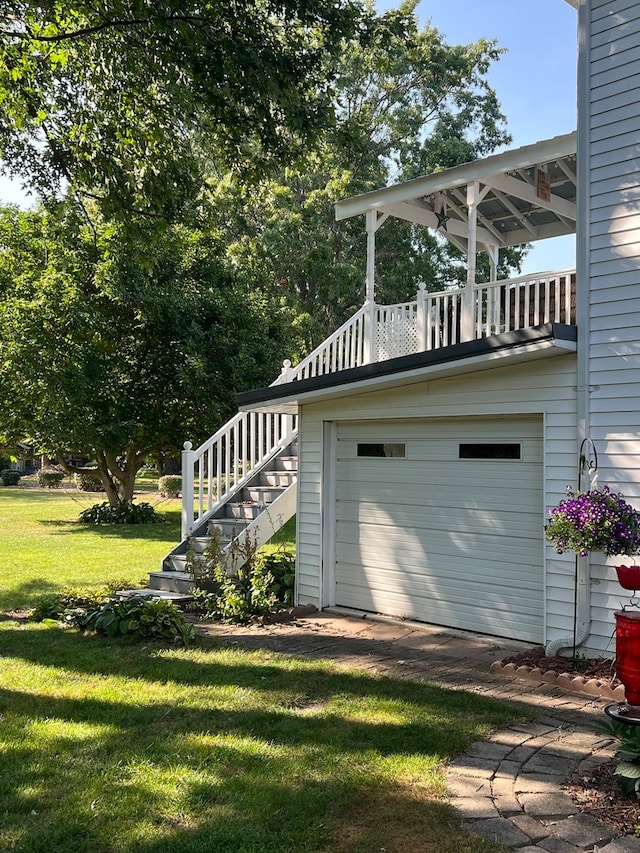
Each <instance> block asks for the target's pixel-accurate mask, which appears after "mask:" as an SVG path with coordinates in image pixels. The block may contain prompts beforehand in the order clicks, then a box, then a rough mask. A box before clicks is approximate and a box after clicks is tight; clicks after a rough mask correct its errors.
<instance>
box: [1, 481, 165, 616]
mask: <svg viewBox="0 0 640 853" xmlns="http://www.w3.org/2000/svg"><path fill="white" fill-rule="evenodd" d="M103 500H104V495H100V494H95V493H83V492H78V491H76V490H75V489H71V488H70V489H65V490H62V489H60V490H59V489H38V488H32V487H30V486H24V487H23V486H15V487H13V486H12V487H8V486H4V487H0V578H4V579H5V581H6V580H7V579H10V583H6V582H5V583H2V582H0V609H2V610H8V609H10V608H15V607H22V606H31V605H32V604H33V603H34V601H35V600H36V598H37V597H38V596H39V595H41V594H42V593H44V592H52V591H55V590H58V589H60V588H61V587H63V586H100V585H101V584H103V583H104V582H105V581H106V580H109V579H111V578H118V579H120V578H121V579H123V580H128V581H129V583H131V584H138V583H139V582H140V581H142V580H144V579H145V578H146V576H147V574H148V572H149V571H153V570H155V569H157V568H158V566H159V565H160V560H161V558H162V557H164V556H165V555H166V554H167V553H168V552H169V551H170V550H171V548H172V547H173V546H174V545H175V544H176V543H177V542H179V541H180V501H179V500H163V501H160V499H159V498H158V497H157V494H156V500H154V501H153V503H154V505H155V506H156V509H157V511H158V512H159V513H160V515H161V517H162V523H161V524H151V525H144V526H140V525H117V526H114V527H94V526H88V525H86V524H80V523H79V522H78V514H79V513H80V512H81V511H82V510H83V509H86V508H87V507H89V506H91V505H92V504H94V503H100V502H102V501H103Z"/></svg>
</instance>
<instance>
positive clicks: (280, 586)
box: [187, 530, 295, 622]
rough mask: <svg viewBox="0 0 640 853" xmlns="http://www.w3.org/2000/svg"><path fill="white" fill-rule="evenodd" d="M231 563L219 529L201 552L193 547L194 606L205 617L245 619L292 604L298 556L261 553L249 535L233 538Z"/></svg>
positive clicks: (190, 564) (190, 555) (190, 562)
mask: <svg viewBox="0 0 640 853" xmlns="http://www.w3.org/2000/svg"><path fill="white" fill-rule="evenodd" d="M232 542H233V544H232V552H231V560H230V562H231V565H234V563H239V562H240V560H238V559H237V558H238V556H239V555H240V554H241V555H242V557H243V560H242V562H243V565H241V566H240V567H239V568H238V569H237V570H236V571H232V572H231V573H228V572H227V569H226V560H225V558H224V551H223V548H222V543H221V536H220V531H219V530H214V531H213V533H212V535H211V539H210V541H209V544H208V546H207V549H206V550H205V551H204V553H203V554H202V555H198V554H196V553H195V551H194V550H193V549H190V550H189V552H188V553H187V566H188V567H189V571H191V572H192V574H193V577H194V579H195V581H196V590H195V591H194V601H193V608H194V610H195V612H196V613H198V614H199V615H200V616H203V617H204V618H206V619H215V620H220V621H222V622H246V621H247V620H248V619H249V618H250V617H251V616H255V615H262V614H265V613H268V612H270V611H273V610H282V609H283V608H285V607H290V606H291V605H292V604H293V586H294V579H295V568H294V567H295V558H294V557H293V555H292V554H289V553H286V552H274V553H270V554H260V553H258V551H257V548H256V544H255V542H254V541H253V540H251V538H250V537H249V536H246V537H245V539H244V540H238V539H236V538H234V539H233V540H232Z"/></svg>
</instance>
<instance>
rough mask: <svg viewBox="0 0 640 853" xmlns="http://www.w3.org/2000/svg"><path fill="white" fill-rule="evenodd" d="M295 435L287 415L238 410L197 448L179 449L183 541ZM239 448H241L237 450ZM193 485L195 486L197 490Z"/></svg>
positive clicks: (293, 423) (188, 442) (188, 445)
mask: <svg viewBox="0 0 640 853" xmlns="http://www.w3.org/2000/svg"><path fill="white" fill-rule="evenodd" d="M296 435H297V429H296V424H295V418H294V417H293V416H292V415H281V414H273V413H271V412H238V413H237V414H235V415H234V416H233V417H232V418H231V419H230V420H229V421H227V423H226V424H224V425H223V426H221V427H220V429H219V430H218V431H217V432H215V433H214V434H213V435H212V436H211V437H210V438H208V439H207V440H206V441H204V442H203V443H202V444H201V445H200V447H197V448H196V449H195V450H194V449H193V445H192V444H191V442H190V441H185V443H184V450H183V451H182V538H183V539H187V538H188V537H189V536H190V535H191V534H192V533H193V530H194V527H195V526H196V523H197V524H198V525H199V524H201V523H203V522H204V521H206V519H207V518H208V517H210V516H212V515H213V514H214V513H215V512H216V510H217V509H218V508H219V507H220V506H221V505H222V504H223V503H224V501H225V499H226V498H227V497H228V496H229V495H230V494H231V493H233V492H238V491H240V489H241V488H242V486H243V484H244V483H246V482H247V481H248V480H249V479H250V477H251V476H252V475H253V474H255V473H256V471H257V470H258V469H259V468H261V467H264V465H266V463H267V462H268V461H269V460H270V459H271V458H272V457H273V456H274V455H275V454H276V453H277V451H278V450H279V449H282V448H284V447H287V445H289V444H291V443H292V442H293V441H294V439H295V438H296ZM238 448H240V450H241V451H242V452H238ZM196 483H197V486H198V489H197V494H196Z"/></svg>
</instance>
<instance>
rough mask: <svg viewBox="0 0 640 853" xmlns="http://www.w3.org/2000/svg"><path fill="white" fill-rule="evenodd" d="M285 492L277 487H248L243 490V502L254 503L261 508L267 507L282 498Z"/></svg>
mask: <svg viewBox="0 0 640 853" xmlns="http://www.w3.org/2000/svg"><path fill="white" fill-rule="evenodd" d="M283 491H284V489H281V488H278V487H277V486H246V487H245V488H244V489H243V490H242V502H243V503H245V502H246V501H253V502H254V503H256V504H258V506H259V507H262V506H267V504H271V503H273V502H274V501H275V499H276V498H278V497H280V495H281V494H282V492H283Z"/></svg>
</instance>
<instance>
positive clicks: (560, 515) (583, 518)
mask: <svg viewBox="0 0 640 853" xmlns="http://www.w3.org/2000/svg"><path fill="white" fill-rule="evenodd" d="M549 516H550V519H549V522H548V524H547V526H546V527H545V536H546V537H547V539H548V540H549V541H550V542H552V543H553V547H554V548H555V550H556V551H557V552H558V553H559V554H562V553H563V551H565V550H569V549H570V550H573V551H575V552H576V553H578V554H580V556H583V557H584V556H586V555H587V554H588V553H589V551H602V552H603V553H604V554H606V555H607V556H613V555H615V554H624V555H625V556H631V555H633V554H637V553H638V552H640V524H639V522H640V513H638V512H637V511H636V510H634V509H633V507H632V506H631V505H630V504H628V503H627V502H626V501H625V500H624V498H623V497H622V495H621V494H619V493H615V492H612V491H611V489H610V488H609V487H608V486H602V488H600V489H590V490H589V491H587V492H577V493H574V492H573V490H572V488H571V487H570V486H567V497H566V498H565V499H564V500H561V501H560V503H559V504H558V506H557V507H554V508H553V509H551V510H549Z"/></svg>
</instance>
